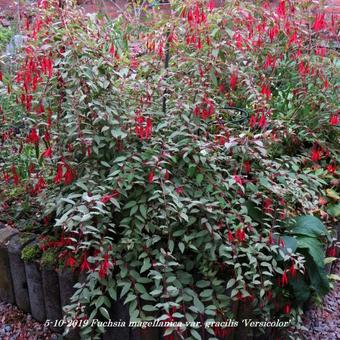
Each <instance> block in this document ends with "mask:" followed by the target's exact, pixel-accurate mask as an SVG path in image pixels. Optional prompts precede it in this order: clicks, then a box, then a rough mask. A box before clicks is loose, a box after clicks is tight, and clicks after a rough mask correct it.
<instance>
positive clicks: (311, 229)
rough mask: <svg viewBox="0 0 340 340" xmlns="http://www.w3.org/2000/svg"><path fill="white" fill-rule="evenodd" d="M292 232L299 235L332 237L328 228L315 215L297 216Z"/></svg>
mask: <svg viewBox="0 0 340 340" xmlns="http://www.w3.org/2000/svg"><path fill="white" fill-rule="evenodd" d="M291 232H292V233H294V234H298V235H305V236H312V237H320V236H326V237H328V238H330V236H329V233H328V230H327V229H326V227H325V226H324V225H323V223H322V222H321V221H320V220H319V219H318V218H317V217H315V216H299V217H297V218H295V224H294V226H293V227H292V228H291Z"/></svg>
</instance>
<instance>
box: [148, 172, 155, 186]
mask: <svg viewBox="0 0 340 340" xmlns="http://www.w3.org/2000/svg"><path fill="white" fill-rule="evenodd" d="M154 177H155V172H154V171H153V170H151V171H150V173H149V176H148V182H149V184H151V183H152V182H153V179H154Z"/></svg>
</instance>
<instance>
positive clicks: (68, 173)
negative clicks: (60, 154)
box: [64, 164, 74, 185]
mask: <svg viewBox="0 0 340 340" xmlns="http://www.w3.org/2000/svg"><path fill="white" fill-rule="evenodd" d="M65 166H66V172H65V174H64V184H65V185H68V184H71V183H72V182H73V179H74V177H73V171H72V169H71V167H70V166H69V165H66V164H65Z"/></svg>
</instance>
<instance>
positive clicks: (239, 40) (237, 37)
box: [233, 32, 243, 49]
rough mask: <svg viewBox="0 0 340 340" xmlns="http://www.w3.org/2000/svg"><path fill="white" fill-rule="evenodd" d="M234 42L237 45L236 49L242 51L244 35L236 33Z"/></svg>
mask: <svg viewBox="0 0 340 340" xmlns="http://www.w3.org/2000/svg"><path fill="white" fill-rule="evenodd" d="M233 40H234V43H235V45H236V47H237V48H238V49H241V48H242V46H243V37H242V35H241V34H240V33H238V32H237V33H235V34H234V35H233Z"/></svg>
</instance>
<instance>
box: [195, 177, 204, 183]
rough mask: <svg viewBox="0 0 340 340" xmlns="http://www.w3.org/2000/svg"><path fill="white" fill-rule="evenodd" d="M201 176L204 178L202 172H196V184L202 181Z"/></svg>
mask: <svg viewBox="0 0 340 340" xmlns="http://www.w3.org/2000/svg"><path fill="white" fill-rule="evenodd" d="M203 178H204V176H203V175H202V174H198V175H197V176H196V183H197V184H198V185H201V183H202V181H203Z"/></svg>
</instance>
